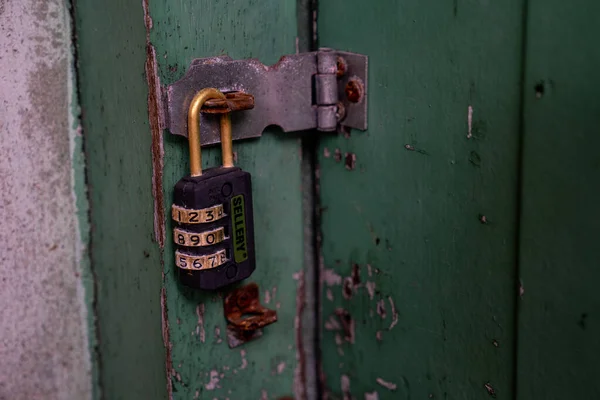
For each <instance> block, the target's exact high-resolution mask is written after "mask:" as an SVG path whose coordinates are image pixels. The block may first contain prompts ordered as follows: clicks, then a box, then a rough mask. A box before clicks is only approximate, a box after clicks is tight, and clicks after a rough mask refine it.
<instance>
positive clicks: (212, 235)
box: [173, 227, 225, 247]
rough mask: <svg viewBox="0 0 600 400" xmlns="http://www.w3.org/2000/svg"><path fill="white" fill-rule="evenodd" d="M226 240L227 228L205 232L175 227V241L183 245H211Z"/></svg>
mask: <svg viewBox="0 0 600 400" xmlns="http://www.w3.org/2000/svg"><path fill="white" fill-rule="evenodd" d="M224 240H225V228H223V227H220V228H217V229H213V230H210V231H204V232H189V231H185V230H183V229H180V228H175V229H173V241H174V242H175V243H177V244H179V245H181V246H188V247H201V246H211V245H213V244H216V243H221V242H222V241H224Z"/></svg>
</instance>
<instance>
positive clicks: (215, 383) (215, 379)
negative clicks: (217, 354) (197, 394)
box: [204, 369, 221, 390]
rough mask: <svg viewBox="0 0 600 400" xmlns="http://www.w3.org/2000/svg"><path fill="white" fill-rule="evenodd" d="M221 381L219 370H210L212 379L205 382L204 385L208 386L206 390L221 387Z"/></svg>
mask: <svg viewBox="0 0 600 400" xmlns="http://www.w3.org/2000/svg"><path fill="white" fill-rule="evenodd" d="M219 381H220V378H219V371H217V370H215V369H213V370H212V371H210V381H209V382H208V383H206V384H204V387H205V388H206V390H215V389H220V388H221V386H219Z"/></svg>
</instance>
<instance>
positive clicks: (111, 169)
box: [75, 0, 166, 400]
mask: <svg viewBox="0 0 600 400" xmlns="http://www.w3.org/2000/svg"><path fill="white" fill-rule="evenodd" d="M76 3H77V4H76V10H75V16H76V20H75V22H76V28H77V43H78V67H79V70H78V72H79V85H80V94H81V107H82V125H83V135H84V139H85V149H86V155H87V162H88V185H89V193H90V205H91V214H90V215H91V227H92V239H91V250H90V254H91V262H92V267H93V270H94V274H95V278H96V286H97V288H96V290H97V293H96V298H97V300H96V306H95V310H92V312H93V311H95V312H96V317H97V326H98V334H99V344H98V352H99V354H100V368H101V371H100V383H101V390H102V392H103V396H104V398H106V399H115V400H116V399H127V400H130V399H164V398H166V379H165V360H164V359H165V356H164V353H165V351H164V347H163V342H162V338H161V311H160V309H161V308H160V291H161V275H162V267H161V253H160V249H159V246H158V245H157V243H156V242H155V241H154V227H153V221H154V212H153V202H154V201H153V198H152V157H151V152H150V148H151V135H150V127H149V124H148V109H147V97H148V90H147V83H146V78H145V77H144V62H145V58H146V32H145V28H144V14H143V9H142V4H141V1H126V2H124V1H118V0H109V1H103V2H97V1H90V0H80V1H77V2H76Z"/></svg>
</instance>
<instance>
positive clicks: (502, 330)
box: [74, 0, 600, 400]
mask: <svg viewBox="0 0 600 400" xmlns="http://www.w3.org/2000/svg"><path fill="white" fill-rule="evenodd" d="M559 3H560V2H557V1H552V2H550V3H548V4H547V3H543V4H542V2H541V1H538V0H530V1H526V0H507V1H504V2H492V1H489V0H453V1H447V2H430V4H425V3H423V2H422V1H417V0H402V1H393V0H378V1H373V2H366V1H359V0H344V1H342V0H327V1H325V0H323V1H320V2H319V4H318V6H317V4H316V2H315V1H308V0H298V1H295V0H281V1H277V2H275V1H262V2H260V1H254V0H228V1H226V0H214V1H209V0H203V1H195V0H194V1H192V0H182V1H178V2H171V1H165V0H156V1H154V0H150V1H148V0H144V1H138V0H136V1H121V0H107V1H104V2H97V1H92V0H78V1H77V2H75V8H74V15H75V27H76V33H77V54H76V58H77V65H78V81H79V85H78V93H79V95H78V96H79V100H80V103H81V107H82V124H83V134H84V138H85V148H86V154H87V161H88V174H87V178H88V184H89V193H90V205H91V211H90V219H91V225H92V231H91V251H90V254H91V264H92V269H93V271H94V283H93V285H94V286H95V301H94V308H93V310H91V313H90V315H91V316H90V319H91V320H93V321H94V322H95V328H96V332H92V333H91V334H92V336H94V334H95V335H96V336H97V349H96V353H95V368H96V372H97V374H96V376H98V383H97V385H96V386H97V389H98V392H100V393H102V396H103V397H102V398H105V399H127V400H130V399H163V398H169V397H170V398H173V399H194V398H207V399H212V398H218V399H256V398H261V399H267V398H268V399H277V398H280V397H283V396H294V397H295V398H296V399H297V400H301V399H317V398H324V397H326V396H328V398H330V399H352V398H355V399H363V398H364V399H420V398H423V399H428V398H434V399H487V398H490V396H493V397H497V398H503V399H509V398H519V399H522V400H529V399H537V398H540V399H542V398H543V399H565V398H570V397H569V395H570V394H572V393H574V391H571V389H570V388H571V386H572V385H579V386H577V387H578V388H580V389H578V390H579V393H580V395H579V397H578V398H595V397H598V385H595V384H593V383H592V382H591V381H593V378H594V377H595V376H596V375H597V372H599V369H598V366H597V363H596V362H595V361H594V360H593V355H594V354H597V352H598V346H599V345H598V341H597V340H596V339H595V337H596V336H598V335H597V331H598V319H597V315H596V311H597V309H598V305H599V304H598V299H599V297H598V296H597V295H596V294H595V293H594V292H595V291H594V280H593V278H594V276H596V275H597V273H596V272H595V271H594V266H596V264H597V261H596V260H597V257H596V255H597V252H595V246H594V239H595V236H594V234H595V230H596V229H597V226H598V225H597V219H598V215H597V211H596V209H597V207H595V205H596V204H598V203H599V202H598V200H599V198H600V192H599V191H598V189H597V179H595V177H596V176H597V172H598V168H599V166H600V163H599V162H598V157H597V155H596V153H597V150H596V149H597V146H594V145H595V144H597V141H598V139H597V138H598V135H597V133H598V132H597V130H598V128H597V126H598V122H600V121H598V118H599V115H600V112H599V111H600V110H599V109H598V106H597V104H598V103H597V102H595V100H594V98H595V97H594V93H595V88H597V87H598V82H597V78H596V76H595V75H594V71H595V69H597V67H598V66H600V60H599V59H598V54H599V53H598V51H597V50H596V49H595V48H594V46H593V44H592V43H593V41H591V40H589V41H588V42H586V39H587V38H591V37H594V34H595V35H596V36H597V34H598V33H599V32H598V30H599V29H600V28H599V26H600V24H598V23H597V17H595V16H596V15H598V11H600V10H597V6H595V3H593V4H594V5H593V4H592V1H591V0H588V1H586V0H578V2H577V3H579V4H578V7H577V8H576V7H575V6H565V5H561V4H562V3H561V4H559ZM592 5H593V7H596V10H594V11H595V12H593V11H592V10H588V11H585V10H586V6H587V7H588V8H590V7H592ZM576 10H579V11H576ZM557 27H559V29H556V28H557ZM317 28H318V29H317ZM317 42H318V43H317ZM553 43H559V44H560V45H558V46H554V45H553ZM584 43H589V44H584ZM317 44H319V45H322V46H327V47H332V48H336V49H340V50H347V51H354V52H358V53H363V54H367V55H369V57H370V59H369V62H370V67H369V68H370V73H369V79H370V82H369V94H368V96H369V129H368V130H367V131H366V132H355V131H353V132H350V133H346V134H324V133H316V132H299V133H282V132H280V131H278V130H277V129H270V130H268V132H266V133H265V134H263V136H262V138H260V139H258V140H249V141H244V142H237V143H235V144H234V150H235V151H236V152H237V164H238V165H239V166H241V167H243V168H244V169H246V170H248V171H250V172H251V173H252V177H253V186H254V188H253V189H254V202H255V209H254V213H255V224H256V226H255V229H256V237H257V255H258V257H257V262H258V268H257V271H256V272H255V273H254V275H253V276H252V278H251V279H250V280H251V281H255V282H257V283H258V284H259V286H260V288H261V294H262V299H263V302H264V303H266V305H267V306H269V307H271V308H275V309H276V310H277V312H278V314H279V321H278V322H277V323H276V324H274V325H272V326H269V327H268V328H266V330H265V334H264V336H263V337H261V338H260V339H258V340H256V341H254V342H251V343H248V344H246V345H244V346H243V347H239V348H236V349H230V348H229V347H228V346H227V343H226V340H225V335H226V333H225V320H224V317H223V307H222V297H223V295H224V294H225V293H226V291H223V292H219V293H208V292H197V291H192V290H189V289H186V288H184V287H182V286H181V285H179V284H178V282H177V279H176V276H175V265H174V259H173V252H174V247H173V244H172V236H171V229H172V227H171V224H170V212H169V210H170V206H171V201H172V188H173V185H174V184H175V182H177V180H179V179H180V178H181V177H182V176H184V175H185V174H186V173H187V169H188V154H187V143H186V141H185V140H184V139H182V138H179V137H175V136H172V135H171V134H170V133H169V132H168V131H166V130H164V129H163V126H164V120H163V119H162V118H163V116H162V115H161V113H162V110H163V105H162V104H161V102H160V99H161V94H160V92H161V87H164V86H166V85H169V84H171V83H173V82H174V81H176V80H177V79H179V78H181V77H182V76H183V74H184V73H185V71H186V69H187V66H188V65H189V64H190V62H191V60H193V59H194V58H199V57H208V56H215V55H220V54H228V55H229V56H231V57H233V58H246V57H254V58H259V59H260V61H262V62H263V63H265V64H272V63H274V62H276V61H277V60H278V58H279V57H280V56H281V55H284V54H290V53H294V52H296V51H297V50H299V51H308V50H311V49H312V50H314V49H315V48H316V46H317ZM575 44H577V46H576V45H575ZM578 46H579V47H578ZM571 60H573V61H571ZM570 62H573V63H577V65H579V66H580V68H581V69H580V70H578V71H577V76H573V74H572V71H571V68H570ZM594 133H596V134H594ZM203 159H204V162H205V165H204V166H205V167H206V166H209V165H216V164H218V163H219V162H220V155H219V151H218V149H215V148H208V149H205V150H204V157H203ZM549 349H552V350H551V351H550V350H549Z"/></svg>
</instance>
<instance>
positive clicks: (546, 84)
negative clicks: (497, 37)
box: [517, 0, 600, 400]
mask: <svg viewBox="0 0 600 400" xmlns="http://www.w3.org/2000/svg"><path fill="white" fill-rule="evenodd" d="M599 15H600V3H598V2H597V1H594V0H577V1H572V2H568V3H565V2H561V1H558V0H549V1H541V0H532V1H530V2H529V13H528V24H527V25H528V32H527V37H528V40H527V53H526V54H527V64H526V74H525V91H524V104H525V109H524V110H525V111H524V147H523V189H522V199H521V202H522V203H521V204H522V212H521V232H520V257H519V261H520V277H521V281H522V284H523V290H524V292H523V295H522V297H521V300H520V301H519V305H520V312H519V338H518V371H519V373H518V392H517V393H518V398H519V399H533V398H536V399H548V400H550V399H571V398H586V399H596V398H600V384H598V381H597V379H596V377H597V376H598V374H599V373H600V366H599V365H598V362H597V355H598V354H599V353H600V341H599V340H598V336H599V334H600V318H599V315H598V310H600V295H599V294H598V288H597V286H598V285H597V280H598V277H599V272H598V260H599V259H600V252H599V248H598V244H597V242H598V240H597V238H598V221H599V220H600V211H599V208H598V204H600V190H599V188H598V176H599V173H600V158H599V157H598V148H600V135H599V128H598V126H600V103H599V102H598V100H597V92H598V88H599V87H600V76H599V75H598V69H599V68H600V50H599V49H598V45H597V43H596V41H595V40H594V39H595V38H598V37H599V36H600V18H599V17H598V16H599Z"/></svg>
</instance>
